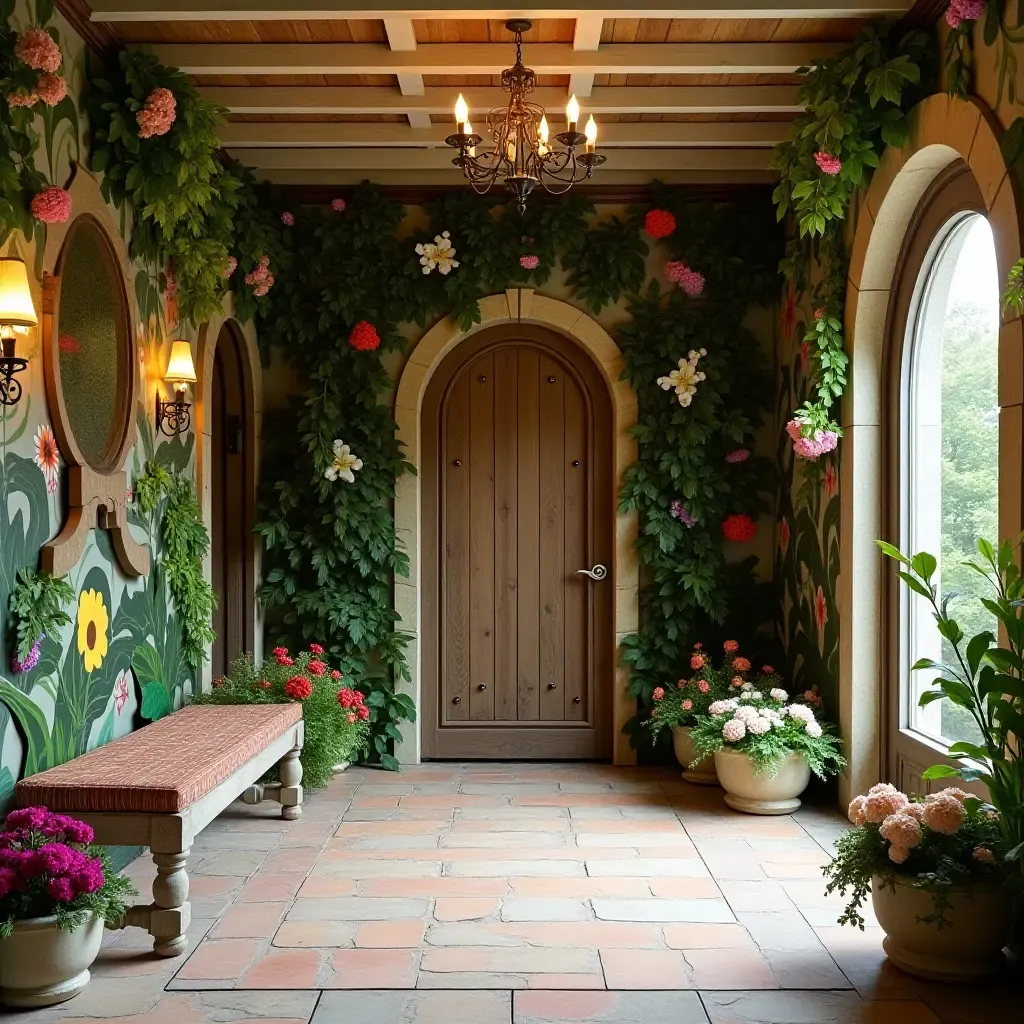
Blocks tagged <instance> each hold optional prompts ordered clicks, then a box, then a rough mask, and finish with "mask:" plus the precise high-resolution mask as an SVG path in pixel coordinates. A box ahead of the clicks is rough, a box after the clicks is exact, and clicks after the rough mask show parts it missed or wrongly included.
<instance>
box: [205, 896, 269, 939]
mask: <svg viewBox="0 0 1024 1024" xmlns="http://www.w3.org/2000/svg"><path fill="white" fill-rule="evenodd" d="M287 909H288V904H287V903H238V904H236V905H235V906H233V907H229V908H228V910H227V911H226V912H225V914H224V916H223V917H222V918H221V919H220V920H219V921H218V922H217V923H216V924H215V925H214V927H213V931H211V932H210V936H211V937H212V938H214V939H247V938H252V939H270V938H273V936H274V932H276V931H277V926H278V925H279V924H280V923H281V919H282V918H283V917H284V914H285V911H286V910H287Z"/></svg>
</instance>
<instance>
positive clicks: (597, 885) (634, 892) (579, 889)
mask: <svg viewBox="0 0 1024 1024" xmlns="http://www.w3.org/2000/svg"><path fill="white" fill-rule="evenodd" d="M689 881H703V879H689ZM508 883H509V885H510V886H511V888H512V892H513V893H514V894H515V895H516V896H517V897H522V898H536V897H548V896H551V897H555V898H565V899H581V900H585V899H590V898H592V897H594V896H623V897H630V896H631V897H637V898H640V899H643V898H644V897H647V896H650V895H651V885H652V884H653V883H652V882H651V881H649V880H648V879H646V878H621V877H617V878H590V877H585V878H516V877H513V878H510V879H508Z"/></svg>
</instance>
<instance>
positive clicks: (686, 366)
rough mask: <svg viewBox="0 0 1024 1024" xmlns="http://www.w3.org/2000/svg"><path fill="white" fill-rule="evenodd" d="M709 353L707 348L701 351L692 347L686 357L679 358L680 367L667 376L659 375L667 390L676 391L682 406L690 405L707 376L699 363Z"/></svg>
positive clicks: (660, 381) (663, 386)
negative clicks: (702, 371)
mask: <svg viewBox="0 0 1024 1024" xmlns="http://www.w3.org/2000/svg"><path fill="white" fill-rule="evenodd" d="M707 354H708V352H707V349H705V348H702V349H701V350H700V351H699V352H695V351H694V350H693V349H690V351H689V353H688V354H687V358H686V359H680V360H679V369H678V370H673V371H672V372H671V373H670V374H669V375H668V376H667V377H659V378H658V383H659V384H660V385H661V387H662V389H663V390H665V391H671V390H672V389H673V388H674V389H675V392H676V398H677V399H678V400H679V404H680V405H682V406H684V407H685V406H688V405H689V404H690V403H691V402H692V401H693V396H694V395H695V394H696V393H697V385H698V384H699V383H700V382H701V381H702V380H705V379H706V378H705V376H704V374H703V373H701V372H700V371H699V370H698V369H697V363H699V362H700V357H701V356H706V355H707Z"/></svg>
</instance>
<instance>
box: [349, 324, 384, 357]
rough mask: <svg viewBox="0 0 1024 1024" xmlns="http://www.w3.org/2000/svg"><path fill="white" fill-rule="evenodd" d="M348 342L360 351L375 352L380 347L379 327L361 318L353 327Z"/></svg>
mask: <svg viewBox="0 0 1024 1024" xmlns="http://www.w3.org/2000/svg"><path fill="white" fill-rule="evenodd" d="M348 343H349V344H350V345H351V346H352V347H353V348H354V349H357V350H358V351H360V352H373V351H374V350H375V349H378V348H380V335H379V334H378V333H377V328H376V327H374V326H373V324H371V323H370V322H369V321H367V320H360V321H359V323H357V324H356V325H355V327H353V328H352V333H351V334H349V336H348Z"/></svg>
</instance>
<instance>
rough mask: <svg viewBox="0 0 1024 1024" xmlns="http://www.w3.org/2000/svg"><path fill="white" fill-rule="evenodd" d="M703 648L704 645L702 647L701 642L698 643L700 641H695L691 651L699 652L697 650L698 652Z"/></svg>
mask: <svg viewBox="0 0 1024 1024" xmlns="http://www.w3.org/2000/svg"><path fill="white" fill-rule="evenodd" d="M703 646H704V645H703V644H702V643H701V642H700V641H699V640H698V641H697V643H695V644H694V645H693V649H694V650H695V651H699V650H700V649H701V648H702V647H703Z"/></svg>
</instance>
